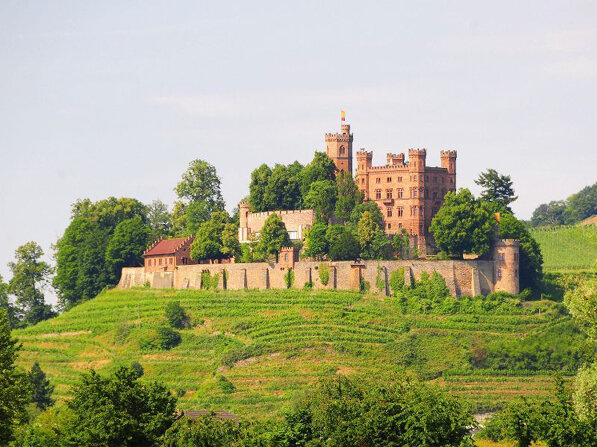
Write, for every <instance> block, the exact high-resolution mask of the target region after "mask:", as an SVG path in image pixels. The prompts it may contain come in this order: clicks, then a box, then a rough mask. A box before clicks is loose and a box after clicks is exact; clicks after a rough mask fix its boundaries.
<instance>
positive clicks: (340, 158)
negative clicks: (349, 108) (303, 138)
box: [325, 124, 352, 176]
mask: <svg viewBox="0 0 597 447" xmlns="http://www.w3.org/2000/svg"><path fill="white" fill-rule="evenodd" d="M325 148H326V153H327V154H328V157H330V158H331V159H332V160H334V163H335V164H336V168H338V171H346V172H348V173H349V174H350V175H351V176H352V134H351V133H350V124H342V128H341V132H340V133H326V134H325Z"/></svg>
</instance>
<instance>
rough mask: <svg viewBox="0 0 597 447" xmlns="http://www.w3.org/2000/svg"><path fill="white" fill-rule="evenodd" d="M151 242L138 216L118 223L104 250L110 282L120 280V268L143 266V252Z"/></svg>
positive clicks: (147, 229) (148, 232) (146, 229)
mask: <svg viewBox="0 0 597 447" xmlns="http://www.w3.org/2000/svg"><path fill="white" fill-rule="evenodd" d="M150 242H151V230H150V229H149V227H148V226H147V225H145V224H144V223H143V221H142V220H141V218H140V217H139V216H135V217H134V218H132V219H127V220H123V221H122V222H120V223H119V224H118V225H117V226H116V229H115V230H114V234H113V235H112V238H111V239H110V242H109V243H108V247H107V248H106V265H107V266H108V269H109V271H110V274H111V277H110V282H111V283H116V282H118V280H119V278H120V271H121V269H122V267H137V266H142V265H143V252H144V251H145V250H146V249H147V246H148V245H149V243H150Z"/></svg>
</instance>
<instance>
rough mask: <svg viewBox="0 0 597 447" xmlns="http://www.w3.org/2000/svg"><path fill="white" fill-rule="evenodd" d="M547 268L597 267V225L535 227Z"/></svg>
mask: <svg viewBox="0 0 597 447" xmlns="http://www.w3.org/2000/svg"><path fill="white" fill-rule="evenodd" d="M531 234H532V235H533V237H534V238H535V239H536V240H537V242H538V243H539V245H540V246H541V252H542V253H543V260H544V268H545V269H546V270H561V269H587V268H594V267H597V226H595V225H587V226H573V227H572V226H559V227H539V228H533V229H532V230H531Z"/></svg>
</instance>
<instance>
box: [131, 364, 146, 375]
mask: <svg viewBox="0 0 597 447" xmlns="http://www.w3.org/2000/svg"><path fill="white" fill-rule="evenodd" d="M131 369H132V370H133V371H135V373H136V374H137V378H139V377H142V376H143V374H145V371H143V366H141V363H139V362H133V363H131Z"/></svg>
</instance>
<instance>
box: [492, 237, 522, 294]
mask: <svg viewBox="0 0 597 447" xmlns="http://www.w3.org/2000/svg"><path fill="white" fill-rule="evenodd" d="M519 251H520V243H519V241H517V240H515V239H499V240H497V241H496V242H495V244H494V246H493V253H492V258H493V270H494V284H495V286H494V290H495V291H496V292H499V291H504V292H508V293H513V294H514V295H518V293H520V285H519V280H518V264H519Z"/></svg>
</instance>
